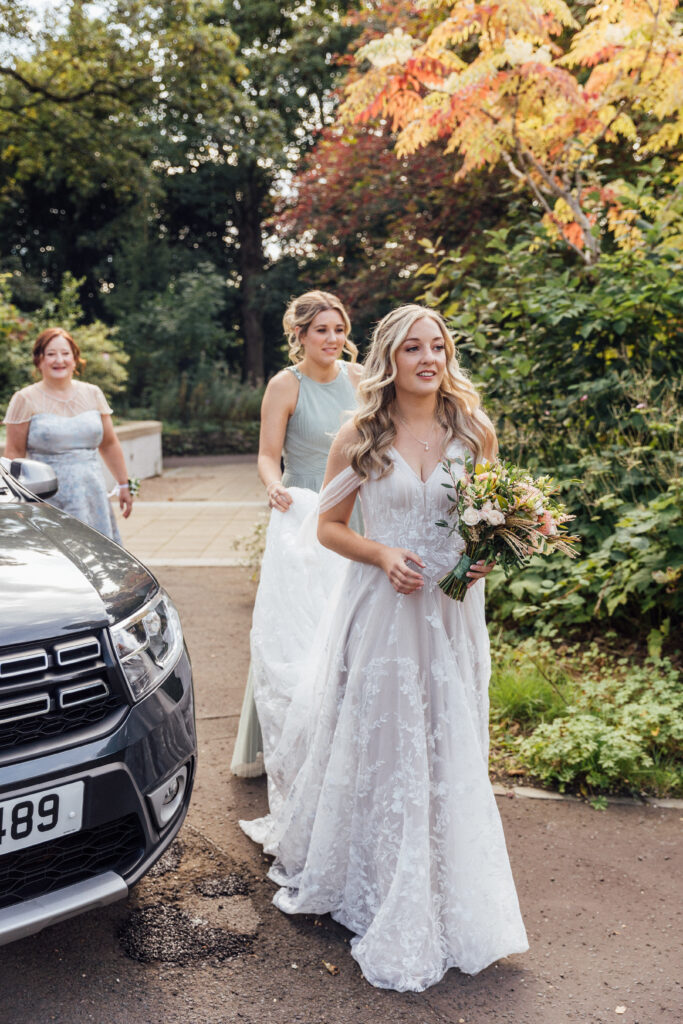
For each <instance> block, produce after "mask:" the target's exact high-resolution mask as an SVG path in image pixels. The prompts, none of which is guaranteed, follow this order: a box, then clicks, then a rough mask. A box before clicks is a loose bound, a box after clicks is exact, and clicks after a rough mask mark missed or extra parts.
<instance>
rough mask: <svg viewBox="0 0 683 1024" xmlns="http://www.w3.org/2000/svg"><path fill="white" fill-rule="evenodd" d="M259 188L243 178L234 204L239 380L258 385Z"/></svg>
mask: <svg viewBox="0 0 683 1024" xmlns="http://www.w3.org/2000/svg"><path fill="white" fill-rule="evenodd" d="M262 198H263V193H262V189H261V188H260V186H259V183H258V182H257V181H254V180H253V178H250V179H247V182H246V183H245V187H244V191H243V192H242V196H241V201H239V202H238V203H237V204H236V210H235V213H236V218H235V220H236V224H237V230H238V237H239V246H240V249H239V268H240V275H241V283H240V297H241V306H242V309H241V321H242V333H243V337H244V351H243V356H242V377H243V379H244V380H245V381H249V382H250V383H251V384H261V383H262V382H263V377H264V366H263V342H264V332H263V305H264V303H263V294H262V292H263V287H264V285H263V273H264V270H265V259H264V255H263V239H262V235H261V202H262Z"/></svg>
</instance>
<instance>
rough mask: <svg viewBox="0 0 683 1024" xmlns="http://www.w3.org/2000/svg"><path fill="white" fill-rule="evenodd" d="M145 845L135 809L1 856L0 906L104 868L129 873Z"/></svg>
mask: <svg viewBox="0 0 683 1024" xmlns="http://www.w3.org/2000/svg"><path fill="white" fill-rule="evenodd" d="M144 850H145V839H144V834H143V831H142V828H141V826H140V822H139V821H138V818H137V816H136V815H135V814H129V815H128V816H127V817H126V818H120V819H119V820H118V821H111V822H108V823H107V824H105V825H98V826H97V827H96V828H90V829H83V830H82V831H80V832H74V833H73V834H72V835H68V836H62V838H61V839H55V840H54V841H53V842H51V843H43V844H42V845H40V846H30V847H29V848H28V849H26V850H17V851H16V852H15V853H6V854H5V855H4V856H3V857H0V910H1V909H2V908H3V907H10V906H13V905H15V904H17V903H23V902H25V901H26V900H32V899H35V898H36V897H38V896H45V895H46V894H47V893H49V892H54V891H55V889H62V888H63V887H64V886H67V885H73V884H74V883H75V882H83V881H85V879H87V878H93V877H94V876H95V875H99V874H100V873H101V872H103V871H116V872H117V873H118V874H120V875H123V874H125V873H126V872H128V871H130V869H131V868H132V867H133V866H134V865H135V864H136V862H137V861H138V860H140V858H141V857H142V855H143V853H144Z"/></svg>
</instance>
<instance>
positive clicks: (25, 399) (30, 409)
mask: <svg viewBox="0 0 683 1024" xmlns="http://www.w3.org/2000/svg"><path fill="white" fill-rule="evenodd" d="M35 411H36V410H35V404H34V402H33V401H32V400H31V389H30V387H28V388H22V390H21V391H15V393H14V394H13V395H12V397H11V399H10V403H9V405H8V406H7V412H6V413H5V419H4V422H5V423H28V421H29V420H30V419H31V417H32V416H33V415H34V414H35Z"/></svg>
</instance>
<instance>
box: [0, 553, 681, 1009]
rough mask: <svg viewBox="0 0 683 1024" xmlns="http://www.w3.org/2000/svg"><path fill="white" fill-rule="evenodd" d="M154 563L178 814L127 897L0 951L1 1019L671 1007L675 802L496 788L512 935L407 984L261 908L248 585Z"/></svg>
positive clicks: (244, 578)
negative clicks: (196, 759) (192, 695)
mask: <svg viewBox="0 0 683 1024" xmlns="http://www.w3.org/2000/svg"><path fill="white" fill-rule="evenodd" d="M159 576H160V579H161V581H162V583H164V585H165V586H166V587H167V588H168V589H169V591H170V592H171V594H172V595H173V596H174V598H175V600H176V602H177V604H178V606H179V608H180V611H181V615H182V618H183V623H184V626H185V631H186V636H187V641H188V645H189V648H190V652H191V655H192V660H193V667H194V673H195V687H196V695H197V717H198V723H197V724H198V731H199V743H200V768H199V774H198V779H197V786H196V789H195V795H194V800H193V803H192V807H191V809H190V814H189V816H188V820H187V823H186V825H185V826H184V828H183V831H182V832H181V837H180V841H179V843H178V844H177V846H176V847H174V848H172V849H171V851H170V852H169V854H167V855H166V857H165V858H164V860H163V862H162V863H161V865H160V867H159V870H157V871H155V873H154V875H153V876H148V878H147V879H145V880H144V881H143V883H142V884H141V885H140V886H138V888H137V889H136V890H135V891H134V892H133V893H132V894H131V895H130V896H129V898H128V899H127V900H126V901H122V902H120V903H117V904H114V905H113V906H111V907H108V908H106V909H105V910H102V911H98V912H92V913H90V914H87V915H83V916H81V917H80V918H77V919H74V920H71V921H67V922H64V923H63V924H61V925H58V926H55V927H53V928H51V929H48V930H46V931H44V932H42V933H40V934H39V935H37V936H34V937H32V938H30V939H26V940H24V941H22V942H19V943H15V944H14V945H12V946H8V947H4V948H2V949H0V1022H2V1024H43V1022H48V1021H58V1022H62V1024H81V1022H86V1021H87V1022H90V1021H95V1022H97V1024H128V1022H136V1024H137V1022H143V1024H213V1022H216V1024H217V1022H241V1024H294V1022H303V1024H385V1022H389V1021H390V1022H392V1024H403V1022H405V1024H408V1022H410V1024H444V1022H447V1024H463V1022H464V1024H489V1022H490V1024H506V1022H510V1024H512V1022H515V1024H525V1022H527V1024H563V1022H565V1021H570V1022H578V1021H590V1022H593V1024H603V1022H612V1021H614V1022H622V1021H623V1022H625V1024H680V1022H681V1020H683V1000H682V998H681V977H680V976H681V972H680V945H681V932H682V929H681V919H682V916H683V915H682V912H681V907H682V906H683V901H682V899H681V895H682V894H681V888H682V886H681V877H682V872H681V858H680V838H679V837H680V829H681V821H682V820H683V812H682V811H681V810H672V809H667V810H664V809H659V808H653V807H641V806H610V807H609V808H608V809H607V810H606V811H604V812H598V811H594V810H593V809H592V808H590V807H588V806H586V805H584V804H580V803H551V802H546V801H537V800H523V799H518V798H516V797H501V798H499V805H500V809H501V814H502V817H503V823H504V826H505V832H506V836H507V841H508V848H509V851H510V858H511V861H512V867H513V872H514V875H515V879H516V881H517V887H518V892H519V896H520V902H521V905H522V912H523V915H524V919H525V922H526V926H527V930H528V933H529V941H530V946H531V949H530V951H529V953H527V954H524V955H523V956H517V957H511V958H510V959H509V960H506V961H502V962H500V963H499V964H496V965H494V966H492V967H490V968H488V969H487V970H486V971H483V972H482V973H481V974H479V975H477V976H476V977H473V978H472V977H468V976H466V975H462V974H460V973H459V972H457V971H454V970H452V971H450V972H449V973H448V975H447V976H446V978H445V979H444V980H443V981H442V982H441V983H440V984H439V985H436V986H434V987H433V988H432V989H430V990H429V991H427V992H425V993H422V994H419V995H417V994H399V993H395V992H386V991H380V990H377V989H373V988H372V987H371V986H370V985H368V984H367V983H366V982H365V981H364V980H363V978H362V976H361V974H360V972H359V970H358V968H357V966H356V964H355V962H354V961H353V960H352V959H351V957H350V955H349V951H348V939H349V935H348V933H347V932H345V931H344V929H343V928H341V927H339V926H337V925H335V924H334V923H333V922H332V921H330V920H329V918H321V919H315V918H312V917H301V918H288V917H286V916H284V915H282V914H280V913H279V911H277V910H276V909H275V908H274V907H273V906H272V904H271V902H270V900H271V897H272V893H273V887H272V885H271V884H270V883H269V882H267V881H266V880H265V870H266V866H267V861H266V858H264V857H263V855H262V854H261V852H260V850H259V849H258V848H257V847H255V846H254V845H253V844H252V843H251V842H250V841H249V840H248V839H247V838H246V837H245V836H244V835H243V834H242V832H241V831H240V829H239V827H238V825H237V819H238V818H241V817H251V816H256V815H258V814H260V813H262V812H263V811H264V810H265V786H264V783H263V781H262V780H258V779H257V780H250V781H245V780H239V779H234V778H233V777H232V776H231V775H230V771H229V763H230V754H231V749H232V742H233V738H234V735H235V731H236V726H237V716H238V714H239V707H240V703H241V695H242V687H243V685H244V679H245V677H246V670H247V643H248V640H247V637H248V629H249V623H250V617H251V604H252V601H253V595H254V584H253V582H252V581H251V580H250V574H249V571H248V570H246V569H218V568H214V569H206V568H205V569H187V568H185V569H181V568H175V569H165V570H159ZM676 857H678V861H676ZM335 970H338V972H337V973H335Z"/></svg>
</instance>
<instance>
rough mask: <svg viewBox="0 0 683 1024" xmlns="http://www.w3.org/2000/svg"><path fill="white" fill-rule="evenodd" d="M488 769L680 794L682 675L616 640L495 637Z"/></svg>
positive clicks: (591, 787) (559, 783)
mask: <svg viewBox="0 0 683 1024" xmlns="http://www.w3.org/2000/svg"><path fill="white" fill-rule="evenodd" d="M491 647H492V675H491V685H490V691H489V692H490V704H491V715H490V719H491V771H492V774H493V776H494V778H497V779H498V780H500V781H511V780H512V779H515V780H517V781H519V779H520V778H524V779H526V780H528V781H529V782H533V783H535V784H538V783H539V782H540V783H541V784H542V785H550V786H553V787H558V788H559V789H560V790H564V789H565V788H570V789H572V790H573V791H577V792H580V793H582V794H583V795H585V796H587V797H589V798H593V799H595V797H596V795H597V794H601V793H614V792H622V793H631V794H654V795H657V796H677V795H680V794H681V793H683V725H682V724H681V721H682V717H681V710H682V705H683V697H682V696H681V687H680V675H679V673H678V672H677V671H676V668H675V666H674V665H672V664H671V662H670V661H669V660H667V659H661V658H660V659H649V660H643V659H640V661H638V660H637V659H635V658H631V657H629V658H624V657H619V656H618V645H615V648H613V649H612V650H611V651H610V650H609V648H608V647H607V644H606V643H605V644H603V645H602V646H599V645H598V644H596V643H595V642H590V643H588V642H587V643H585V644H583V645H582V644H574V645H573V646H568V645H566V644H564V645H563V644H555V645H553V644H552V643H551V642H549V641H548V640H542V639H537V638H534V637H527V638H525V639H522V638H519V637H517V636H516V635H515V634H514V633H502V631H496V632H494V635H493V636H492V644H491Z"/></svg>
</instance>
